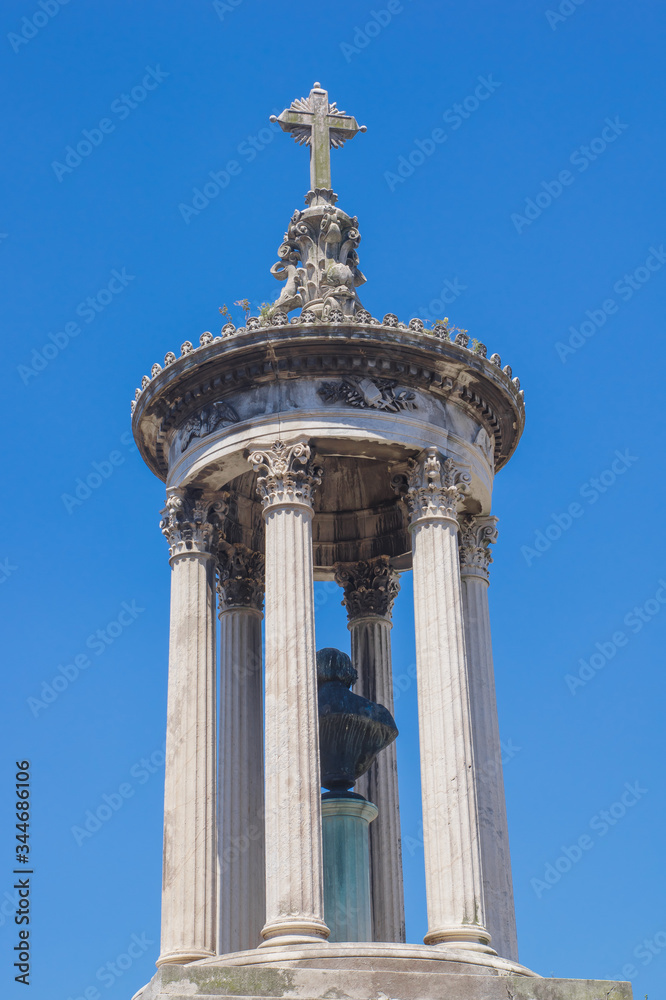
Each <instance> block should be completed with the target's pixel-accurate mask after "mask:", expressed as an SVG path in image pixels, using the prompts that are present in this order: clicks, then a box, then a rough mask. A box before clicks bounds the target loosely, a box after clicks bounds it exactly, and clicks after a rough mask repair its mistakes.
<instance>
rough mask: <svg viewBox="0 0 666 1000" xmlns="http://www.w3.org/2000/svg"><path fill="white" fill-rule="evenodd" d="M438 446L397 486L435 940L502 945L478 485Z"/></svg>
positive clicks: (430, 938)
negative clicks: (473, 679) (490, 923)
mask: <svg viewBox="0 0 666 1000" xmlns="http://www.w3.org/2000/svg"><path fill="white" fill-rule="evenodd" d="M469 481H470V477H469V474H467V473H463V472H461V471H460V470H458V469H457V468H456V466H455V465H454V463H453V461H452V460H451V459H449V458H444V457H443V456H442V455H440V454H439V452H438V451H437V450H436V449H435V448H428V449H427V451H426V452H424V453H423V454H422V456H421V458H420V460H419V461H417V462H412V464H411V468H410V472H409V475H408V476H407V477H406V480H405V479H404V477H403V481H402V482H398V481H395V480H394V486H395V488H396V489H398V490H399V491H401V492H403V495H404V498H405V500H406V502H407V505H408V508H409V512H410V532H411V535H412V566H413V574H414V614H415V625H416V666H417V681H418V704H419V740H420V748H421V786H422V798H423V839H424V853H425V876H426V896H427V901H428V933H427V934H426V936H425V938H424V941H425V943H426V944H433V945H445V946H446V945H451V946H453V947H456V948H466V949H472V950H475V951H492V949H490V948H489V945H488V942H489V940H490V934H489V933H488V931H487V930H486V927H485V914H484V904H483V885H482V877H481V852H480V838H479V820H478V811H477V804H476V787H475V776H474V753H473V747H472V731H471V729H472V727H471V718H470V702H469V689H468V679H467V665H466V660H465V636H464V628H463V614H462V594H461V585H460V567H459V564H458V538H457V533H458V522H457V516H456V507H457V503H458V501H459V500H460V499H461V498H462V495H463V491H464V490H465V489H466V487H467V485H468V484H469Z"/></svg>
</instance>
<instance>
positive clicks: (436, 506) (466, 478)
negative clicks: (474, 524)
mask: <svg viewBox="0 0 666 1000" xmlns="http://www.w3.org/2000/svg"><path fill="white" fill-rule="evenodd" d="M471 478H472V477H471V476H470V474H469V473H468V472H464V471H463V470H461V469H459V468H458V467H457V466H456V464H455V462H454V461H453V459H452V458H444V456H443V455H441V454H440V453H439V452H438V451H437V449H436V448H428V449H427V450H426V451H425V452H424V453H423V454H422V455H421V457H420V458H419V459H418V460H414V459H412V461H411V462H410V464H409V471H408V473H407V475H406V476H396V477H395V478H394V480H393V482H392V483H391V485H392V487H393V490H394V491H395V492H396V493H397V494H398V495H399V496H401V497H402V498H403V500H404V501H405V503H406V504H407V507H408V508H409V513H410V515H411V523H412V524H416V522H417V521H420V520H432V519H433V518H448V519H449V520H454V521H455V520H457V513H456V508H457V505H458V502H459V501H460V500H462V498H463V496H464V495H465V493H466V492H467V491H468V489H469V486H470V483H471Z"/></svg>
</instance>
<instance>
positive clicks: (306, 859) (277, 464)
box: [249, 442, 328, 946]
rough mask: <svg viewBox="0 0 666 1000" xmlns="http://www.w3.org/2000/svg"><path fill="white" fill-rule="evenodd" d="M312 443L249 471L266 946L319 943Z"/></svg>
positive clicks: (257, 459)
mask: <svg viewBox="0 0 666 1000" xmlns="http://www.w3.org/2000/svg"><path fill="white" fill-rule="evenodd" d="M309 459H310V449H309V447H308V446H307V444H305V443H298V444H295V445H290V446H288V445H285V444H284V443H282V442H276V443H275V444H274V445H273V446H272V448H270V449H269V450H266V451H257V452H254V453H253V454H252V455H250V457H249V461H250V462H251V464H252V465H253V467H254V469H255V470H256V471H257V472H259V473H260V475H259V477H258V480H257V489H258V492H259V493H260V495H261V496H262V500H263V503H264V519H265V522H266V679H265V691H266V709H265V720H266V721H265V741H266V743H265V746H266V749H265V835H266V924H265V926H264V928H263V931H262V934H263V937H264V938H265V941H264V945H277V946H282V945H285V944H292V943H293V944H299V943H302V942H312V941H319V942H321V940H322V938H324V939H325V938H326V937H328V928H327V926H326V924H325V922H324V890H323V864H322V834H321V779H320V769H319V730H318V723H319V719H318V712H317V671H316V650H315V634H314V584H313V570H312V517H313V508H312V493H313V490H314V486H315V485H316V483H318V482H319V481H320V476H319V470H317V469H315V468H314V467H312V466H311V464H310V462H309Z"/></svg>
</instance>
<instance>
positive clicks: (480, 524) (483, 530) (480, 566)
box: [459, 514, 497, 580]
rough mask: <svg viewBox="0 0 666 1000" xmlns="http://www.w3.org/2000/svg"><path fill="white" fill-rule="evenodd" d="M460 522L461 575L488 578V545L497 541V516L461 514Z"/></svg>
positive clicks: (490, 559)
mask: <svg viewBox="0 0 666 1000" xmlns="http://www.w3.org/2000/svg"><path fill="white" fill-rule="evenodd" d="M459 523H460V570H461V572H462V573H463V575H465V574H466V575H468V576H469V575H472V576H481V577H483V579H484V580H487V579H488V567H489V565H490V563H491V562H492V561H493V557H492V556H491V554H490V546H491V545H494V543H495V542H496V541H497V518H496V517H492V516H487V517H486V516H484V517H480V516H478V515H475V514H462V515H461V516H460V518H459Z"/></svg>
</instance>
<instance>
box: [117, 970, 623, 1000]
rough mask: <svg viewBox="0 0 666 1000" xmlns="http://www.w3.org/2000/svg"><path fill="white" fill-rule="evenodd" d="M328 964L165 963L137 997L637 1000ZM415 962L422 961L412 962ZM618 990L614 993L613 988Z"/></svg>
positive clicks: (519, 980)
mask: <svg viewBox="0 0 666 1000" xmlns="http://www.w3.org/2000/svg"><path fill="white" fill-rule="evenodd" d="M382 964H383V963H382V962H381V960H379V966H380V967H378V968H375V969H373V970H367V969H365V970H364V969H338V970H335V971H334V970H331V969H324V968H309V969H303V968H287V967H284V966H272V967H271V966H264V967H261V968H247V967H246V968H243V967H229V966H216V965H189V966H185V967H183V966H163V967H162V969H160V970H159V971H158V973H157V975H156V976H155V978H154V979H153V980H152V982H151V983H150V984H149V985H148V986H146V987H144V990H143V992H141V993H139V994H137V998H136V1000H138V998H139V997H140V1000H203V998H210V997H216V996H217V997H236V998H239V1000H240V998H250V997H271V998H276V1000H279V998H283V997H284V998H297V1000H330V998H332V997H334V998H336V1000H376V998H377V997H381V996H384V997H387V998H388V997H400V1000H606V997H607V995H608V994H611V995H612V997H613V1000H632V991H631V985H630V984H629V983H615V982H608V981H606V980H591V979H540V978H531V977H524V976H516V975H474V974H461V973H456V972H447V973H438V972H433V971H419V969H418V968H412V969H410V970H407V971H402V970H401V971H398V970H396V969H391V968H383V967H381V966H382ZM411 964H412V965H413V966H417V967H418V965H419V963H418V961H416V962H415V961H412V963H411ZM611 991H612V992H611Z"/></svg>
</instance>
